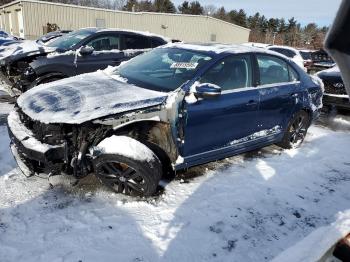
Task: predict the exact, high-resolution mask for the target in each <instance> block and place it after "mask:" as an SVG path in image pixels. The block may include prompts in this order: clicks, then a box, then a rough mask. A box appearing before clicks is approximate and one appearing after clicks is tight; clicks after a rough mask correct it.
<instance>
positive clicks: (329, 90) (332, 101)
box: [317, 66, 350, 110]
mask: <svg viewBox="0 0 350 262" xmlns="http://www.w3.org/2000/svg"><path fill="white" fill-rule="evenodd" d="M317 76H318V77H319V78H321V79H322V81H323V84H324V95H323V104H324V105H326V106H331V107H336V108H340V109H347V110H349V109H350V102H349V96H348V95H347V93H346V90H345V86H344V82H343V79H342V77H341V74H340V71H339V68H338V66H334V67H332V68H330V69H327V70H323V71H320V72H318V73H317Z"/></svg>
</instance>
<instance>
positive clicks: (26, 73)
mask: <svg viewBox="0 0 350 262" xmlns="http://www.w3.org/2000/svg"><path fill="white" fill-rule="evenodd" d="M17 70H18V73H20V75H19V78H18V79H17V81H16V82H15V88H17V89H18V90H20V91H21V92H25V91H27V90H28V89H29V88H30V85H31V84H32V83H33V82H34V81H35V79H36V77H37V76H36V73H35V71H34V69H33V68H32V67H31V66H29V65H28V64H27V65H25V64H23V67H18V68H17Z"/></svg>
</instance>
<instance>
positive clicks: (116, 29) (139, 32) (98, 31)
mask: <svg viewBox="0 0 350 262" xmlns="http://www.w3.org/2000/svg"><path fill="white" fill-rule="evenodd" d="M80 30H91V32H94V33H100V32H124V33H132V34H139V35H143V36H146V37H157V38H161V39H163V40H164V41H166V42H171V40H170V39H169V38H167V37H164V36H161V35H157V34H153V33H150V32H147V31H136V30H129V29H122V28H97V27H87V28H82V29H80Z"/></svg>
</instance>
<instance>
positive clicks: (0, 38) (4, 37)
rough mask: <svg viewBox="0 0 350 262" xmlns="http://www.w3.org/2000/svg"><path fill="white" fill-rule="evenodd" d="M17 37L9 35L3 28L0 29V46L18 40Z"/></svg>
mask: <svg viewBox="0 0 350 262" xmlns="http://www.w3.org/2000/svg"><path fill="white" fill-rule="evenodd" d="M18 41H19V39H18V38H17V37H14V36H11V35H9V34H8V33H7V32H5V31H4V30H1V29H0V47H1V46H5V45H9V44H12V43H15V42H18Z"/></svg>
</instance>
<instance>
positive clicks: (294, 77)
mask: <svg viewBox="0 0 350 262" xmlns="http://www.w3.org/2000/svg"><path fill="white" fill-rule="evenodd" d="M288 68H289V79H290V81H291V82H296V81H299V75H298V73H297V72H296V71H295V70H294V68H292V67H291V66H289V67H288Z"/></svg>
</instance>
